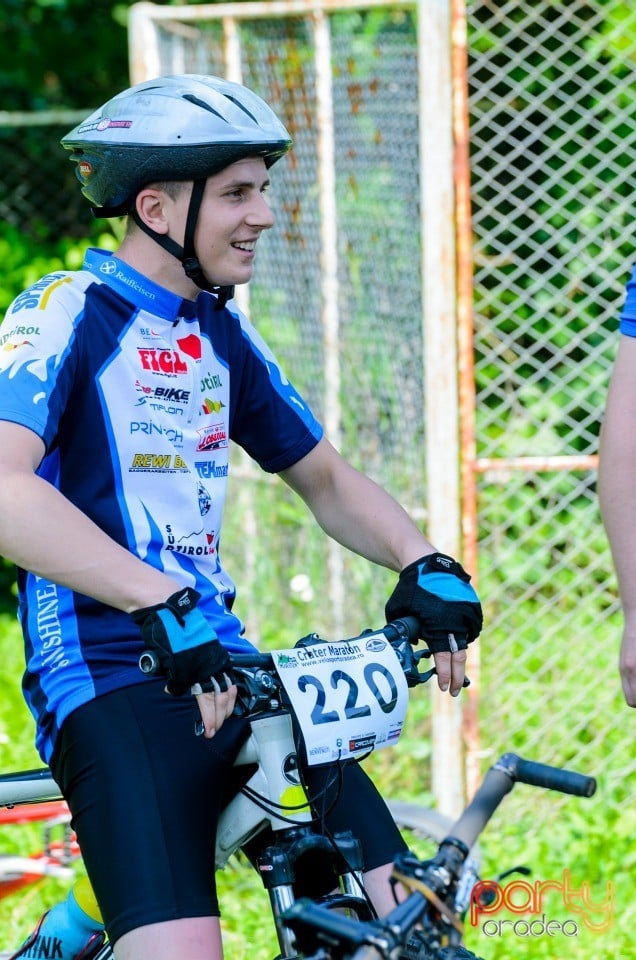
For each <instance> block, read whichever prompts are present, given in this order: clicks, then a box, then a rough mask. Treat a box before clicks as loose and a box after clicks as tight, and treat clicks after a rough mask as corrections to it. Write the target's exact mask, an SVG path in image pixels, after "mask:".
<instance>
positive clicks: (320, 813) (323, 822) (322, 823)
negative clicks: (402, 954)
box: [292, 723, 378, 919]
mask: <svg viewBox="0 0 636 960" xmlns="http://www.w3.org/2000/svg"><path fill="white" fill-rule="evenodd" d="M292 726H293V731H294V743H295V746H296V755H297V757H298V758H299V763H298V775H299V778H300V783H301V786H302V788H303V790H304V791H305V793H306V794H307V795H308V794H309V785H308V783H307V781H306V779H305V775H304V764H303V763H302V756H303V753H302V748H303V746H304V744H303V741H302V731H301V730H300V729H299V728H297V725H296V724H295V723H293V724H292ZM366 756H369V754H368V753H367V754H365V757H366ZM361 759H364V757H363V758H361ZM349 762H351V763H358V762H359V760H358V759H355V760H354V759H351V760H342V759H340V757H338V759H337V760H336V761H335V762H334V763H333V764H332V766H333V767H335V770H336V773H335V776H334V777H333V778H332V779H331V780H329V779H328V780H327V781H326V783H325V785H324V787H323V789H322V790H321V791H320V793H318V794H317V795H316V798H315V799H314V800H312V802H311V811H312V814H313V816H314V819H315V820H316V821H317V823H318V824H319V830H320V833H321V834H322V836H324V837H325V838H326V839H327V840H328V841H329V843H330V844H331V846H332V848H333V851H334V855H335V857H336V859H337V860H340V861H341V862H344V864H345V866H346V868H347V870H348V872H349V874H350V876H352V877H353V879H354V881H355V883H356V884H357V886H358V888H359V891H360V896H361V897H362V899H363V900H364V901H365V903H366V905H367V907H368V909H369V913H370V915H371V916H372V917H373V918H376V919H377V916H378V915H377V912H376V910H375V907H374V906H373V904H372V902H371V899H370V897H369V895H368V893H367V891H366V890H365V887H364V884H363V883H361V882H360V880H359V879H358V877H357V876H356V872H355V871H354V869H353V867H352V865H351V864H350V863H349V862H348V860H347V858H346V857H345V855H344V854H343V853H342V851H341V850H340V848H339V847H338V844H337V842H336V838H335V837H334V835H333V833H332V832H331V830H330V829H329V827H328V826H327V816H328V815H329V813H330V812H331V811H332V810H333V808H334V807H335V806H336V804H337V803H338V800H339V799H340V795H341V793H342V783H343V777H344V768H345V766H346V765H347V763H349ZM334 784H337V785H336V793H335V797H334V800H333V802H332V803H330V804H329V806H328V807H327V806H326V801H327V797H328V793H329V790H330V789H331V788H332V787H333V786H334ZM321 798H322V800H323V807H322V809H321V810H318V809H317V806H316V805H315V804H317V802H318V800H320V799H321Z"/></svg>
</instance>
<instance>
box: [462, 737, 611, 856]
mask: <svg viewBox="0 0 636 960" xmlns="http://www.w3.org/2000/svg"><path fill="white" fill-rule="evenodd" d="M515 783H527V784H529V785H530V786H534V787H543V788H544V789H547V790H557V791H558V792H559V793H569V794H573V795H574V796H578V797H591V796H592V795H593V794H594V792H595V791H596V780H595V779H594V777H588V776H585V775H584V774H582V773H576V772H575V771H573V770H564V769H562V768H560V767H550V766H548V765H547V764H545V763H537V762H536V761H534V760H525V759H524V758H523V757H519V756H517V755H516V754H514V753H505V754H504V755H503V756H502V757H500V758H499V760H498V761H497V763H495V764H493V766H492V767H491V768H490V769H489V770H488V772H487V773H486V776H485V777H484V780H483V783H482V784H481V786H480V787H479V789H478V790H477V792H476V794H475V796H474V797H473V799H472V800H471V802H470V803H469V804H468V806H467V807H466V809H465V810H464V812H463V813H462V814H461V816H460V817H459V819H458V820H457V822H456V823H455V825H454V826H453V827H452V829H451V832H450V836H451V837H454V838H455V839H457V840H460V841H461V842H462V843H464V844H466V846H467V847H472V846H473V844H474V843H475V841H476V840H477V837H478V836H479V834H480V833H481V832H482V830H483V829H484V827H485V826H486V824H487V823H488V821H489V820H490V818H491V817H492V815H493V813H494V812H495V810H496V809H497V807H498V806H499V804H500V803H501V801H502V800H503V798H504V797H505V796H506V794H507V793H510V791H511V790H512V788H513V786H514V784H515Z"/></svg>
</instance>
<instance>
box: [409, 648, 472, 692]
mask: <svg viewBox="0 0 636 960" xmlns="http://www.w3.org/2000/svg"><path fill="white" fill-rule="evenodd" d="M432 656H433V651H432V650H429V649H428V647H427V648H426V649H425V650H416V651H415V652H414V653H413V657H414V659H415V661H416V663H418V664H419V662H420V660H422V659H423V658H424V659H426V660H430V658H431V657H432ZM436 674H437V668H436V667H431V668H430V670H426V672H425V673H420V671H419V670H418V671H417V675H418V677H420V681H419V682H420V683H427V682H428V681H429V680H430V679H431V677H434V676H436ZM469 686H470V677H464V682H463V683H462V687H469Z"/></svg>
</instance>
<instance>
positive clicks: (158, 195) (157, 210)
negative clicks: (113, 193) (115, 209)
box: [135, 187, 170, 233]
mask: <svg viewBox="0 0 636 960" xmlns="http://www.w3.org/2000/svg"><path fill="white" fill-rule="evenodd" d="M168 199H169V198H168V196H167V195H166V193H165V192H164V191H163V190H160V189H158V188H157V187H144V188H143V190H140V191H139V193H138V194H137V196H136V198H135V208H136V210H137V215H138V217H139V218H140V219H141V220H142V221H143V223H145V224H146V226H148V227H150V229H151V230H154V232H155V233H167V232H168V230H169V229H170V224H169V223H168V218H167V217H166V210H165V207H166V201H167V200H168Z"/></svg>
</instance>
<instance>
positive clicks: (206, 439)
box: [197, 423, 228, 451]
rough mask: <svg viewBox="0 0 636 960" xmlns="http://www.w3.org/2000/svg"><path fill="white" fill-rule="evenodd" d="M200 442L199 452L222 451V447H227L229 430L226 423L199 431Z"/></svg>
mask: <svg viewBox="0 0 636 960" xmlns="http://www.w3.org/2000/svg"><path fill="white" fill-rule="evenodd" d="M197 433H198V434H199V438H200V439H199V442H198V444H197V450H198V451H201V450H220V449H221V447H227V445H228V439H227V430H226V429H225V424H224V423H214V424H212V425H211V426H209V427H204V428H203V429H202V430H197Z"/></svg>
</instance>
